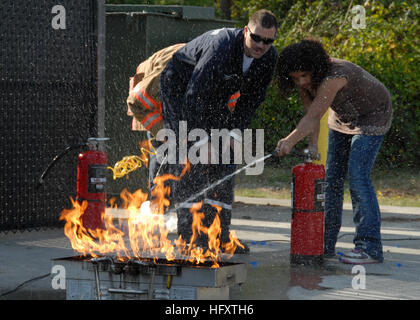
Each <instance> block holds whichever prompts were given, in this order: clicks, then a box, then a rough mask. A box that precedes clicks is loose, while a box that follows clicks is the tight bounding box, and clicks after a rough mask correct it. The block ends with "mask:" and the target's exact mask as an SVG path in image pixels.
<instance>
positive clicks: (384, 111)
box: [327, 58, 393, 136]
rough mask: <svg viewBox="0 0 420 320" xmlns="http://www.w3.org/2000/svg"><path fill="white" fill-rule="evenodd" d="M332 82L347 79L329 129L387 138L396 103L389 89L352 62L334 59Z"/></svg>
mask: <svg viewBox="0 0 420 320" xmlns="http://www.w3.org/2000/svg"><path fill="white" fill-rule="evenodd" d="M331 61H332V66H331V70H330V72H329V74H328V75H327V79H328V78H341V77H344V78H346V79H347V84H346V85H345V86H344V87H343V88H342V89H341V90H339V91H338V92H337V94H336V96H335V98H334V101H333V102H332V104H331V106H330V112H329V118H328V126H329V128H330V129H332V130H335V131H339V132H342V133H346V134H365V135H373V136H376V135H384V134H385V133H386V132H387V131H388V130H389V129H390V127H391V122H392V113H393V110H392V100H391V96H390V94H389V92H388V90H387V88H386V87H385V86H384V85H383V84H382V83H381V82H380V81H379V80H378V79H376V78H375V77H374V76H372V75H371V74H370V73H369V72H367V71H366V70H364V69H363V68H361V67H359V66H358V65H355V64H353V63H351V62H348V61H345V60H341V59H334V58H332V59H331Z"/></svg>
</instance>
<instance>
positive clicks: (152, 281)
mask: <svg viewBox="0 0 420 320" xmlns="http://www.w3.org/2000/svg"><path fill="white" fill-rule="evenodd" d="M52 264H53V265H61V266H63V267H64V268H65V271H66V272H65V275H66V280H65V283H66V298H67V299H68V300H92V299H104V300H105V299H106V300H127V299H136V300H137V299H140V300H144V299H170V300H204V299H218V300H219V299H229V291H230V288H231V287H233V286H236V285H240V284H242V283H244V282H245V280H246V265H245V264H243V263H231V262H219V267H218V268H212V267H211V266H212V265H213V263H210V262H204V263H202V264H198V265H197V264H194V263H191V262H189V261H187V260H174V261H168V260H166V259H163V258H159V259H152V258H139V259H126V260H125V261H117V260H116V259H115V260H114V259H113V258H112V257H109V256H103V257H98V258H92V257H89V256H73V257H66V258H58V259H53V261H52Z"/></svg>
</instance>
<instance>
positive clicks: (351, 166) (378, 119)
mask: <svg viewBox="0 0 420 320" xmlns="http://www.w3.org/2000/svg"><path fill="white" fill-rule="evenodd" d="M276 76H277V79H278V85H279V88H280V91H281V92H282V94H283V95H286V96H287V95H288V94H290V92H291V90H293V89H294V88H296V87H297V89H298V90H299V93H300V97H301V100H302V104H303V106H304V109H305V115H304V117H303V118H302V119H301V120H300V122H299V123H298V125H297V127H296V129H295V130H293V131H292V132H291V133H290V134H289V135H288V136H287V137H285V138H283V139H280V140H279V142H278V145H277V149H276V150H277V152H278V155H279V156H284V155H286V154H288V153H290V151H291V150H292V148H293V147H294V146H295V145H296V143H298V142H299V141H300V140H302V139H303V138H305V137H306V136H309V149H310V150H311V152H314V153H317V139H318V134H319V122H320V119H321V118H322V116H323V115H324V113H325V112H326V111H327V110H328V108H330V112H329V118H328V126H329V136H328V151H327V162H326V189H325V237H324V256H325V257H335V245H336V242H337V235H338V233H339V231H340V228H341V216H342V208H343V193H344V181H345V179H346V176H347V174H348V178H349V187H350V195H351V199H352V204H353V221H354V223H355V225H356V233H355V237H354V240H353V242H354V244H355V249H354V250H352V251H351V252H349V253H346V254H344V255H341V256H340V258H339V260H340V261H342V262H344V263H351V264H364V263H377V262H382V261H383V251H382V243H381V234H380V227H381V214H380V211H379V205H378V201H377V198H376V192H375V189H374V187H373V184H372V181H371V178H370V172H371V169H372V166H373V163H374V161H375V158H376V155H377V153H378V151H379V148H380V146H381V143H382V141H383V139H384V135H385V134H386V132H388V130H389V128H390V127H391V122H392V101H391V96H390V94H389V92H388V90H387V89H386V88H385V86H384V85H383V84H382V83H381V82H380V81H379V80H377V79H376V78H375V77H374V76H372V75H371V74H370V73H368V72H367V71H366V70H364V69H363V68H361V67H360V66H358V65H355V64H353V63H351V62H349V61H345V60H340V59H334V58H330V57H329V56H328V54H327V53H326V52H325V50H324V49H323V47H322V44H321V43H319V42H317V41H315V40H303V41H300V42H299V43H296V44H292V45H290V46H288V47H286V48H285V49H284V50H283V51H282V52H281V53H280V55H279V58H278V67H277V74H276Z"/></svg>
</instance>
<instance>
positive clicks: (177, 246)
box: [60, 163, 242, 268]
mask: <svg viewBox="0 0 420 320" xmlns="http://www.w3.org/2000/svg"><path fill="white" fill-rule="evenodd" d="M189 169H190V166H189V163H187V165H186V166H185V167H184V169H183V171H182V173H181V175H180V176H179V177H177V176H173V175H170V174H165V175H162V176H159V177H157V178H156V179H155V183H156V188H155V189H154V190H153V191H152V199H153V200H151V201H148V200H147V199H148V195H147V194H146V193H144V192H142V191H141V190H137V191H136V192H134V193H130V192H128V191H127V190H123V191H122V192H121V194H120V197H121V199H122V200H123V204H122V207H121V208H120V209H124V210H125V212H128V217H126V220H124V219H123V218H119V220H118V222H119V227H117V226H116V225H114V219H113V217H112V215H105V212H103V213H102V216H101V217H102V221H103V222H104V228H103V229H102V228H99V229H96V230H91V229H86V228H85V227H84V226H83V223H82V218H83V213H84V212H85V210H86V208H87V207H88V202H87V201H83V202H82V203H80V202H78V201H74V200H73V199H71V201H72V205H73V208H72V209H65V210H63V211H62V213H61V217H60V220H63V221H65V226H64V233H65V235H66V236H67V237H68V238H69V239H70V242H71V245H72V247H73V249H74V250H75V251H77V252H78V253H80V254H82V255H90V256H93V257H97V256H99V255H115V256H116V257H117V259H119V260H125V259H127V258H141V257H150V256H151V257H153V258H155V259H158V258H162V256H163V257H165V258H166V259H167V260H168V261H173V260H175V259H183V260H187V261H190V262H191V263H195V264H201V263H203V262H208V261H211V262H212V263H213V264H212V267H213V268H218V267H219V262H220V260H221V257H222V249H223V251H224V253H226V254H228V255H229V254H230V255H233V252H234V251H235V249H236V247H237V246H238V245H239V246H242V245H241V244H240V243H239V240H238V239H237V238H236V236H235V235H234V234H233V233H231V234H230V242H229V243H227V244H224V245H223V248H222V246H221V241H220V235H221V226H220V217H219V214H220V211H221V208H220V207H218V206H214V207H215V208H216V211H217V214H216V215H215V218H214V220H213V222H212V223H211V225H210V226H209V227H206V226H204V225H203V219H204V213H203V212H202V211H201V208H202V203H201V202H197V203H196V204H195V205H194V206H193V207H192V208H191V210H190V213H191V215H192V221H193V223H192V236H191V239H189V241H188V243H187V242H186V241H184V240H183V239H182V238H181V237H179V238H178V239H174V240H173V241H172V240H171V239H169V230H168V229H167V227H166V225H165V214H164V212H165V210H166V209H167V208H168V207H169V205H170V201H169V200H168V196H169V195H170V187H169V186H167V185H165V181H167V180H179V179H181V178H182V176H183V175H184V174H185V173H186V172H187V171H188V170H189ZM111 207H112V208H114V209H118V208H117V206H116V205H115V203H114V201H111ZM124 226H125V227H124ZM200 237H201V238H202V239H203V238H204V239H207V240H208V242H207V245H204V246H203V245H202V243H200V245H199V244H198V241H197V240H198V239H199V238H200Z"/></svg>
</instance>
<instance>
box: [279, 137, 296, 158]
mask: <svg viewBox="0 0 420 320" xmlns="http://www.w3.org/2000/svg"><path fill="white" fill-rule="evenodd" d="M293 147H294V145H293V144H291V143H290V142H289V141H288V139H287V138H283V139H280V140H279V142H278V143H277V147H276V150H275V151H276V152H277V156H279V157H283V156H285V155H287V154H289V153H290V151H292V149H293Z"/></svg>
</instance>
